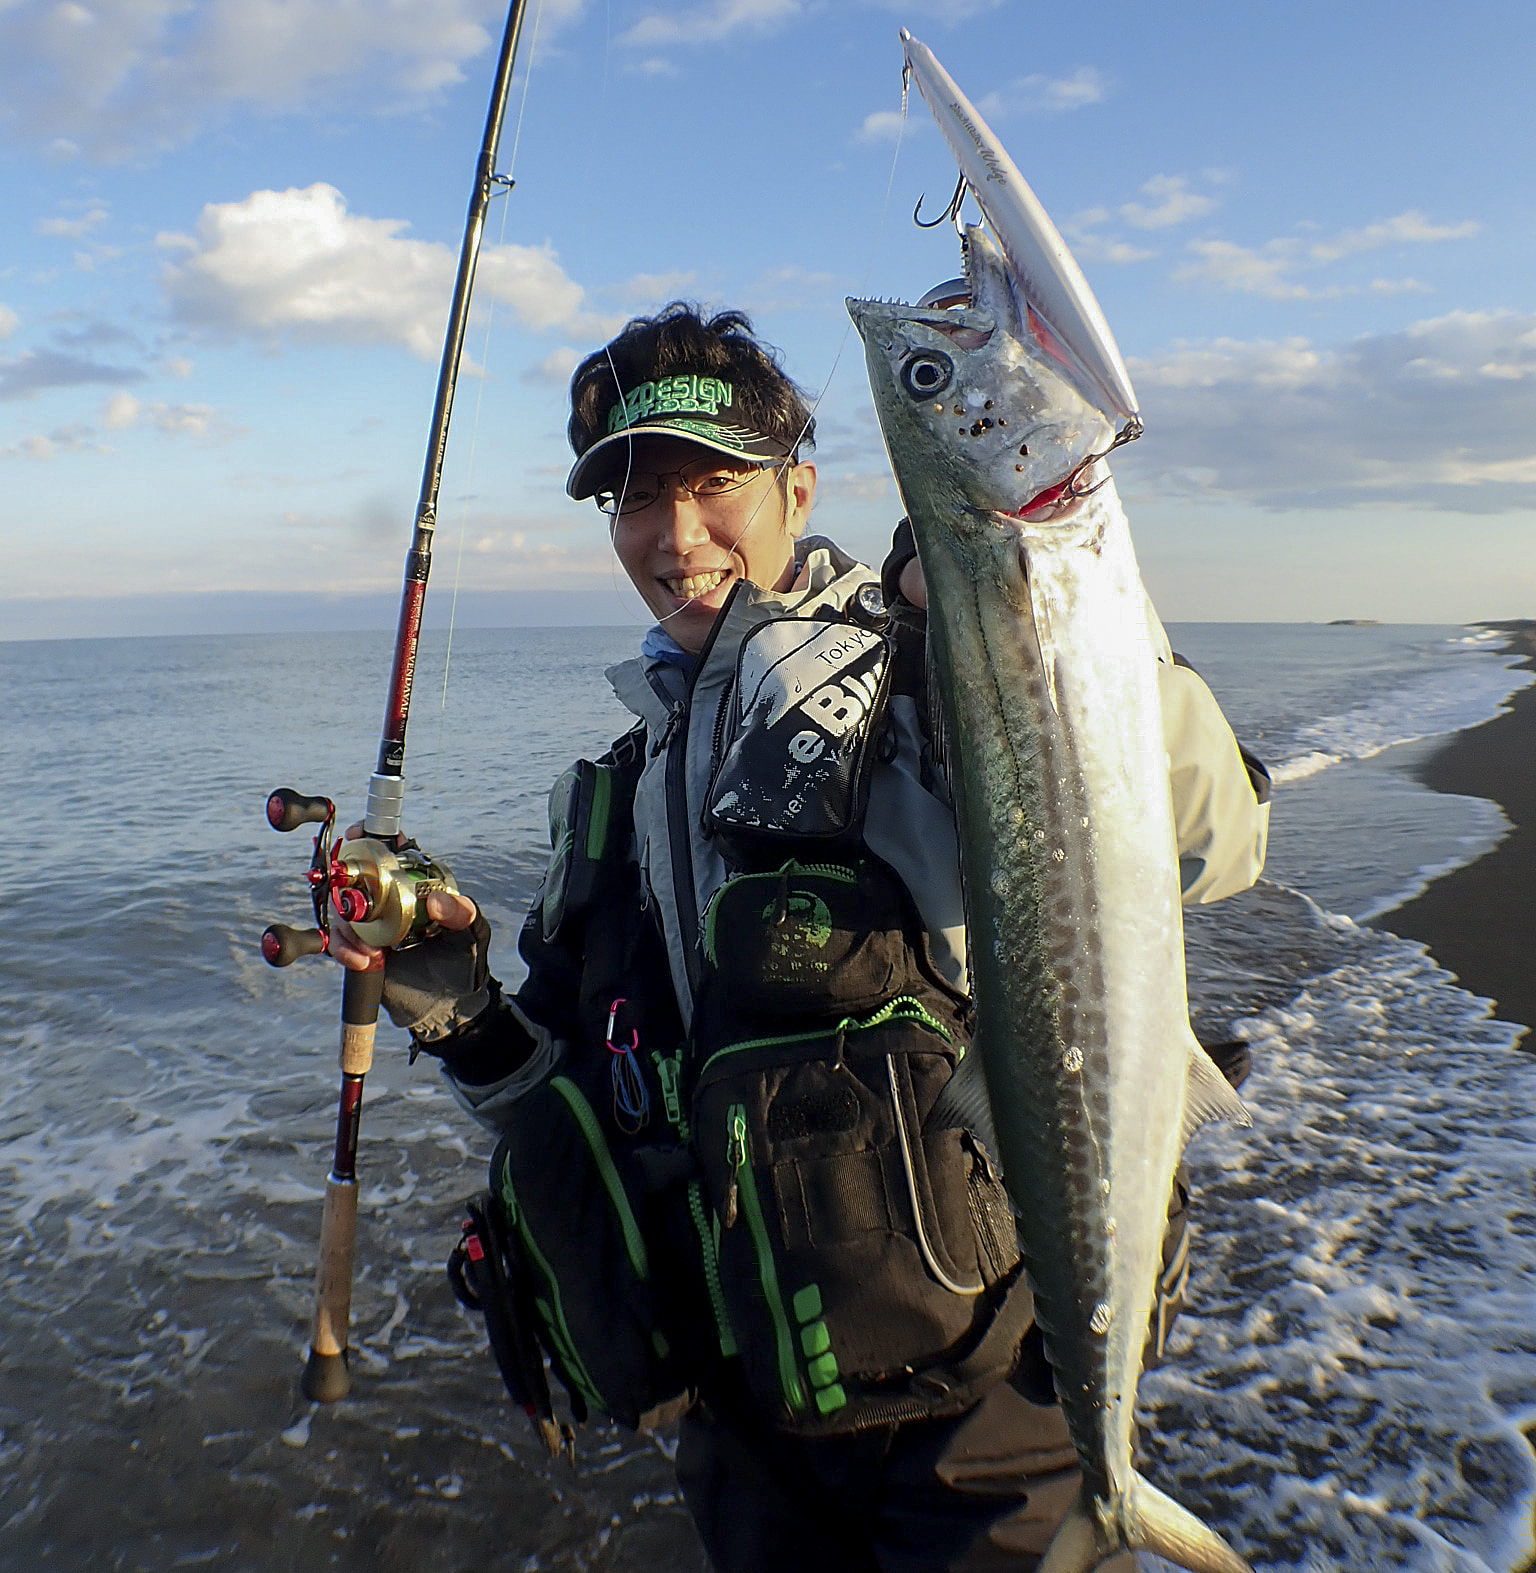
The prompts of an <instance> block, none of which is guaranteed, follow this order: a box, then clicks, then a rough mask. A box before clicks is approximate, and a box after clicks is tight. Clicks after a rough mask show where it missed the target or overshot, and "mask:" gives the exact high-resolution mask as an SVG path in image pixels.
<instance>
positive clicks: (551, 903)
mask: <svg viewBox="0 0 1536 1573" xmlns="http://www.w3.org/2000/svg"><path fill="white" fill-rule="evenodd" d="M617 818H618V816H617V815H615V813H614V769H613V768H612V767H611V766H609V765H602V764H594V763H593V762H592V761H591V760H590V759H578V760H577V761H576V763H575V764H574V765H572V766H571V768H570V769H569V770H567V771H566V772H565V773H564V774H563V775H562V776H561V777H560V779H559V780H558V781H556V782H555V784H554V786H552V787H551V788H550V790H549V847H550V852H549V864H548V866H547V868H546V869H545V871H544V884H543V888H542V891H541V894H540V898H539V922H540V926H541V928H542V930H543V934H544V938H545V940H547V941H549V942H551V943H553V941H554V940H555V939H556V938H557V936H558V935H559V933H560V929H561V926H562V925H563V924H564V922H565V920H566V918H567V916H568V915H573V914H576V913H580V912H584V911H585V910H586V908H587V907H588V905H589V904H590V903H591V900H592V893H593V889H594V886H595V885H596V882H597V879H598V870H599V869H600V868H601V866H602V864H603V860H604V859H605V858H606V857H607V856H608V853H609V851H610V846H609V842H610V839H611V838H612V837H613V836H614V834H615V833H616V821H617Z"/></svg>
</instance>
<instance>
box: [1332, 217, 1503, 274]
mask: <svg viewBox="0 0 1536 1573" xmlns="http://www.w3.org/2000/svg"><path fill="white" fill-rule="evenodd" d="M1481 228H1482V225H1481V224H1478V223H1476V222H1475V221H1473V220H1471V219H1468V220H1467V221H1466V223H1464V224H1432V223H1431V222H1430V221H1429V219H1428V218H1426V217H1425V216H1424V214H1422V213H1420V212H1419V211H1418V210H1417V209H1411V210H1410V211H1408V212H1407V213H1399V214H1398V215H1397V217H1396V218H1389V219H1383V220H1382V222H1381V223H1379V224H1367V225H1366V226H1365V228H1364V229H1346V230H1343V231H1342V232H1341V233H1339V234H1338V235H1335V236H1334V238H1333V239H1332V240H1323V241H1317V242H1315V243H1314V244H1312V245H1311V246H1309V247H1308V248H1307V255H1308V256H1309V257H1310V258H1311V259H1312V261H1314V262H1337V261H1338V260H1339V259H1340V258H1341V257H1352V256H1355V255H1357V254H1358V253H1359V252H1362V251H1375V250H1377V249H1378V248H1379V247H1381V246H1396V245H1421V244H1423V243H1424V242H1425V241H1435V240H1465V239H1466V238H1467V237H1468V236H1471V235H1475V234H1477V233H1478V231H1479V230H1480V229H1481Z"/></svg>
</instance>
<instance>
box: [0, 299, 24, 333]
mask: <svg viewBox="0 0 1536 1573" xmlns="http://www.w3.org/2000/svg"><path fill="white" fill-rule="evenodd" d="M20 326H21V318H20V317H18V316H17V315H16V313H15V312H14V311H12V310H11V308H10V307H9V306H0V339H8V338H10V336H11V335H12V334H13V333H14V332H15V331H16V330H17V328H19V327H20Z"/></svg>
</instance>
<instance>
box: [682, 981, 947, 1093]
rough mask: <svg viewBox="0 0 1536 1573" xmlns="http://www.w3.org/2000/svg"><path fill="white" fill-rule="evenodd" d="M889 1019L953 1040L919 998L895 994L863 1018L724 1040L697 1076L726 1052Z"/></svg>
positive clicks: (826, 1035) (806, 1038)
mask: <svg viewBox="0 0 1536 1573" xmlns="http://www.w3.org/2000/svg"><path fill="white" fill-rule="evenodd" d="M888 1021H915V1022H917V1023H918V1024H919V1025H920V1026H924V1027H926V1028H927V1029H928V1030H929V1031H930V1032H936V1033H937V1034H938V1035H939V1036H940V1037H941V1038H943V1040H944V1041H945V1042H946V1043H953V1042H954V1039H953V1038H951V1037H950V1035H949V1029H948V1028H947V1027H946V1026H945V1025H944V1023H943V1022H941V1021H939V1020H937V1019H936V1018H935V1017H933V1016H930V1015H929V1014H928V1012H927V1011H926V1010H924V1009H923V1007H922V1004H921V1003H920V1002H919V1001H917V1000H915V999H913V998H912V996H911V995H910V994H898V995H897V996H896V998H895V999H893V1000H890V1001H888V1002H887V1003H886V1004H884V1005H882V1006H881V1007H880V1009H879V1010H877V1011H876V1012H875V1013H874V1015H872V1016H866V1017H865V1018H864V1019H863V1020H862V1021H860V1020H859V1018H858V1017H857V1016H844V1017H843V1019H842V1020H841V1021H840V1022H838V1023H837V1025H836V1026H835V1027H831V1028H827V1027H822V1028H818V1029H817V1030H816V1031H813V1032H796V1033H789V1034H785V1035H783V1036H780V1037H772V1038H748V1039H747V1040H746V1041H745V1042H742V1043H731V1044H727V1046H726V1047H725V1048H723V1049H716V1050H715V1052H714V1053H713V1054H711V1055H710V1057H709V1058H708V1059H707V1060H705V1061H704V1064H703V1065H702V1066H701V1067H700V1069H699V1080H700V1081H702V1080H703V1079H704V1077H705V1076H706V1075H707V1074H708V1073H709V1068H710V1066H711V1065H713V1064H714V1063H715V1061H716V1060H719V1059H724V1058H725V1056H726V1055H727V1054H742V1053H745V1052H746V1051H747V1050H749V1049H771V1048H781V1047H782V1048H788V1047H789V1046H790V1045H792V1044H796V1043H814V1042H815V1041H816V1039H818V1038H835V1037H837V1036H839V1035H840V1034H841V1033H845V1032H867V1031H869V1030H870V1029H871V1028H873V1027H883V1026H884V1025H885V1024H886V1023H887V1022H888Z"/></svg>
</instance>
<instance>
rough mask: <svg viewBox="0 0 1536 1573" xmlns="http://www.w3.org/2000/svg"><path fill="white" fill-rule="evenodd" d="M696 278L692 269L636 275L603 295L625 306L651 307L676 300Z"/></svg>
mask: <svg viewBox="0 0 1536 1573" xmlns="http://www.w3.org/2000/svg"><path fill="white" fill-rule="evenodd" d="M698 276H699V275H698V273H697V272H696V271H695V270H694V269H692V268H689V269H687V270H683V269H673V270H672V271H671V272H669V273H636V274H635V275H634V276H633V277H632V278H628V279H625V281H624V282H623V283H622V284H619V285H617V286H615V287H614V288H612V289H609V290H607V291H605V293H606V294H609V295H612V296H613V297H614V298H615V299H617V300H619V301H620V302H622V303H623V304H624V305H627V306H639V307H652V306H657V305H660V304H661V303H662V302H663V301H668V300H676V299H677V297H678V296H679V295H680V294H681V293H682V291H684V290H685V289H687V288H689V286H690V285H692V284H693V282H694V281H695V280H696V279H697V278H698Z"/></svg>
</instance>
